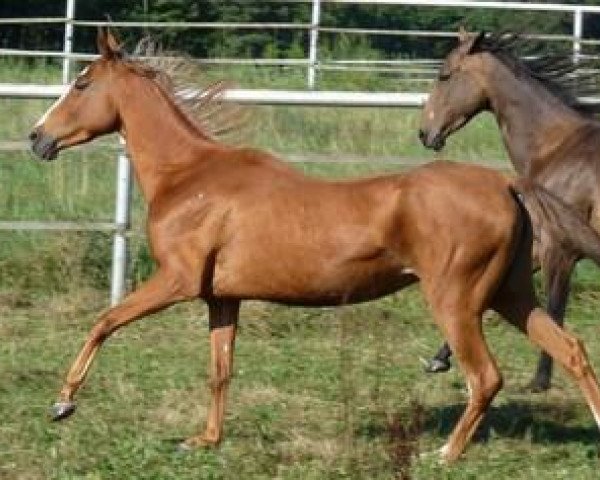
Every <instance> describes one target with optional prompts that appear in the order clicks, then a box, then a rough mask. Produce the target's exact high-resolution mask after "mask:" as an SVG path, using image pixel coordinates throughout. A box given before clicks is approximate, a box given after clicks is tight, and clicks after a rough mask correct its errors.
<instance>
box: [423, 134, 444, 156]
mask: <svg viewBox="0 0 600 480" xmlns="http://www.w3.org/2000/svg"><path fill="white" fill-rule="evenodd" d="M419 139H420V140H421V143H422V144H423V146H424V147H425V148H432V149H433V150H435V151H436V152H439V151H440V150H441V149H442V148H444V146H445V145H446V136H445V135H443V134H442V132H437V133H436V134H435V135H431V132H426V131H425V130H422V129H420V130H419Z"/></svg>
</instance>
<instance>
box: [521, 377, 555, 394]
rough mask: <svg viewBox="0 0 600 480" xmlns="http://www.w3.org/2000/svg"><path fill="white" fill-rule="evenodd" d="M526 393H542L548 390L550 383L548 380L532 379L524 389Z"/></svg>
mask: <svg viewBox="0 0 600 480" xmlns="http://www.w3.org/2000/svg"><path fill="white" fill-rule="evenodd" d="M525 390H526V391H527V392H531V393H542V392H546V391H548V390H550V382H549V381H548V380H538V379H536V378H534V379H533V380H532V381H531V382H529V383H528V384H527V386H526V387H525Z"/></svg>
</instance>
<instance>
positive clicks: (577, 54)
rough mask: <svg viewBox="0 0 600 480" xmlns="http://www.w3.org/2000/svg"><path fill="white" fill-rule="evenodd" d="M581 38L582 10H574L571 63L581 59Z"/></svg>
mask: <svg viewBox="0 0 600 480" xmlns="http://www.w3.org/2000/svg"><path fill="white" fill-rule="evenodd" d="M582 37H583V10H582V9H581V8H576V9H575V10H574V11H573V61H574V62H578V61H579V59H580V58H581V42H580V40H581V38H582Z"/></svg>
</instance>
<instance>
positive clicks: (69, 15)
mask: <svg viewBox="0 0 600 480" xmlns="http://www.w3.org/2000/svg"><path fill="white" fill-rule="evenodd" d="M73 18H75V0H67V11H66V21H65V39H64V42H63V53H64V54H65V56H64V57H63V70H62V73H63V76H62V81H63V83H64V84H66V83H69V76H70V73H71V72H70V69H71V60H70V59H69V57H68V55H70V54H71V52H72V51H73Z"/></svg>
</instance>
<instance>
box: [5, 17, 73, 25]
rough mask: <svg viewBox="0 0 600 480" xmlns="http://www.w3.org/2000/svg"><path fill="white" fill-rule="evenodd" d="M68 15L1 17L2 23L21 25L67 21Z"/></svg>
mask: <svg viewBox="0 0 600 480" xmlns="http://www.w3.org/2000/svg"><path fill="white" fill-rule="evenodd" d="M67 20H68V19H67V18H66V17H45V18H44V17H9V18H0V25H19V24H22V23H24V24H27V23H46V24H48V23H66V22H67Z"/></svg>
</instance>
